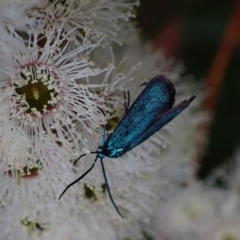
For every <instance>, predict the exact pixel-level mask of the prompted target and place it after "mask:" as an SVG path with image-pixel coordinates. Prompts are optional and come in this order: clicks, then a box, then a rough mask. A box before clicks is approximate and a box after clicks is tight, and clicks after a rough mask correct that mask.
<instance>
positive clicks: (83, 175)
mask: <svg viewBox="0 0 240 240" xmlns="http://www.w3.org/2000/svg"><path fill="white" fill-rule="evenodd" d="M97 160H98V155H97V156H96V158H95V160H94V162H93V164H92V166H91V167H90V168H89V169H88V170H87V171H86V172H85V173H84V174H82V175H81V176H80V177H79V178H77V179H76V180H75V181H73V182H72V183H70V184H69V185H68V186H67V187H66V188H65V189H64V191H63V192H62V194H61V195H60V196H59V198H58V200H60V198H61V197H62V195H63V194H64V193H65V192H66V191H67V190H68V189H69V188H70V187H71V186H72V185H74V184H75V183H77V182H78V181H80V180H81V179H83V178H84V177H85V176H86V175H87V174H88V173H89V172H91V170H92V169H93V167H94V166H95V163H96V162H97Z"/></svg>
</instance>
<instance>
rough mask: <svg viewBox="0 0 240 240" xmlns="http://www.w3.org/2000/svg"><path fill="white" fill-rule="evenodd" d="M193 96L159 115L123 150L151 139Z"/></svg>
mask: <svg viewBox="0 0 240 240" xmlns="http://www.w3.org/2000/svg"><path fill="white" fill-rule="evenodd" d="M194 98H195V96H193V97H191V98H190V99H189V100H184V101H183V102H181V103H179V104H178V105H176V106H174V107H173V108H172V109H170V110H168V111H167V112H165V113H163V114H159V115H158V116H157V117H156V118H155V119H154V120H153V121H152V123H151V124H150V125H149V127H148V128H147V129H146V131H145V132H144V133H142V134H141V135H139V136H138V138H137V139H135V140H134V141H133V142H132V143H131V144H130V145H129V147H128V148H125V152H124V153H126V152H128V151H130V150H131V149H132V148H134V147H136V146H137V145H139V144H141V143H142V142H144V141H145V140H147V139H148V138H149V137H151V136H152V135H153V134H154V133H155V132H157V131H159V130H160V129H161V128H162V127H164V126H165V125H166V124H168V123H169V122H171V121H172V120H173V119H174V118H175V117H176V116H177V115H178V114H180V113H181V112H182V111H183V110H184V109H185V108H186V107H188V106H189V104H190V103H191V102H192V101H193V99H194Z"/></svg>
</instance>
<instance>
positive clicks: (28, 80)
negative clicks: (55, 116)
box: [13, 64, 60, 115]
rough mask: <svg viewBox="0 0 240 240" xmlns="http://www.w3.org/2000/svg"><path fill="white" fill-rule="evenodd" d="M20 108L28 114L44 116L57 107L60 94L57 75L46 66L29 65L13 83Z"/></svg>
mask: <svg viewBox="0 0 240 240" xmlns="http://www.w3.org/2000/svg"><path fill="white" fill-rule="evenodd" d="M13 82H14V83H13V84H14V86H15V91H16V93H17V95H18V96H17V98H16V102H17V105H18V108H20V109H22V110H24V112H25V113H27V114H36V115H39V113H40V114H44V113H47V112H48V111H50V110H51V109H52V108H54V107H55V105H56V104H57V101H58V96H59V92H60V87H59V79H58V77H57V75H56V74H55V73H54V72H53V71H52V70H51V68H49V67H48V66H44V65H42V66H41V65H36V64H32V65H28V66H26V67H24V68H22V69H21V72H20V76H19V77H18V79H17V80H15V81H13Z"/></svg>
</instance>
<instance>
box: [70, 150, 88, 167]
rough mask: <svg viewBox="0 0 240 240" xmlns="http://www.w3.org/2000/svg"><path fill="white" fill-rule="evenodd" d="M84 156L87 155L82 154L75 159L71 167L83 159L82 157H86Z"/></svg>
mask: <svg viewBox="0 0 240 240" xmlns="http://www.w3.org/2000/svg"><path fill="white" fill-rule="evenodd" d="M86 155H87V154H86V153H84V154H82V155H81V156H80V157H79V158H77V159H76V160H75V161H74V163H73V165H75V164H76V163H77V161H78V160H80V159H81V158H82V157H84V156H86Z"/></svg>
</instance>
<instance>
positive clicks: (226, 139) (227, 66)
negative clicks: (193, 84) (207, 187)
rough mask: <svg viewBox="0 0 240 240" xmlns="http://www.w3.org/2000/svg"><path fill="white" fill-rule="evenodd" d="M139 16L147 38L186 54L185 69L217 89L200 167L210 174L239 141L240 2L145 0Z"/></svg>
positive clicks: (200, 171)
mask: <svg viewBox="0 0 240 240" xmlns="http://www.w3.org/2000/svg"><path fill="white" fill-rule="evenodd" d="M137 21H138V24H139V27H140V28H141V29H142V38H143V39H144V40H145V41H147V40H151V41H152V40H153V41H154V42H155V46H156V47H160V48H161V49H163V51H164V53H165V54H166V55H167V56H169V57H171V56H175V57H176V58H178V59H181V60H184V63H185V66H186V68H187V71H186V73H185V74H191V75H193V76H194V77H195V79H196V81H203V82H204V84H205V91H206V92H207V91H208V90H209V87H212V88H214V89H216V93H217V94H216V95H215V97H213V99H211V98H210V99H206V101H205V103H203V108H204V109H209V110H212V111H213V112H214V118H213V120H212V122H211V125H210V126H209V128H208V129H209V133H208V145H207V147H206V150H205V152H204V153H203V156H201V157H200V158H199V159H198V160H199V162H200V164H199V169H198V171H197V173H196V174H197V175H198V177H199V178H206V177H207V176H208V175H209V173H211V171H212V170H213V169H214V168H215V167H216V166H218V165H219V164H221V163H223V162H226V161H228V159H230V157H231V156H233V154H234V153H235V151H236V149H237V148H238V146H239V142H240V111H239V110H240V96H239V91H240V45H239V42H240V41H239V39H240V38H239V35H240V2H239V0H235V1H234V0H228V1H226V0H225V1H216V0H151V1H149V0H141V6H140V8H139V9H138V10H137ZM215 85H216V86H219V88H218V87H215ZM214 100H216V101H214ZM214 103H215V104H214Z"/></svg>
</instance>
